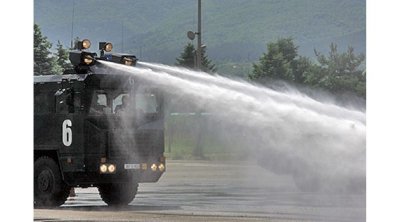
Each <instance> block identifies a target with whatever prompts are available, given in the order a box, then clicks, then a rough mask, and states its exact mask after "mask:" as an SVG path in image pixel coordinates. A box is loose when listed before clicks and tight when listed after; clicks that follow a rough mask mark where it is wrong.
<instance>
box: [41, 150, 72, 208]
mask: <svg viewBox="0 0 400 222" xmlns="http://www.w3.org/2000/svg"><path fill="white" fill-rule="evenodd" d="M69 191H70V187H69V186H67V185H66V184H65V183H64V181H63V180H62V177H61V172H60V168H59V167H58V165H57V163H56V162H55V161H54V160H53V159H52V158H50V157H48V156H42V157H39V158H38V159H37V160H36V161H35V163H34V205H35V207H57V206H60V205H62V204H64V203H65V201H66V200H67V198H68V195H69Z"/></svg>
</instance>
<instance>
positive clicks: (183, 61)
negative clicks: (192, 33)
mask: <svg viewBox="0 0 400 222" xmlns="http://www.w3.org/2000/svg"><path fill="white" fill-rule="evenodd" d="M201 52H202V53H201V57H202V58H201V70H202V71H204V72H215V71H216V67H215V64H212V61H211V60H210V59H208V57H207V55H206V49H205V48H204V49H203V50H202V51H201ZM195 57H196V49H195V48H194V46H193V44H192V43H190V42H189V43H188V44H187V45H186V46H185V48H184V49H183V52H182V53H181V55H180V57H178V58H176V63H175V65H178V66H183V67H186V68H194V62H195Z"/></svg>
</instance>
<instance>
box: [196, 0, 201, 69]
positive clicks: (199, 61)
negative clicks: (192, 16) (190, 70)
mask: <svg viewBox="0 0 400 222" xmlns="http://www.w3.org/2000/svg"><path fill="white" fill-rule="evenodd" d="M197 15H198V18H197V51H196V53H197V56H196V68H197V69H199V70H201V50H202V49H201V0H198V6H197Z"/></svg>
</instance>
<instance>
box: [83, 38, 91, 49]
mask: <svg viewBox="0 0 400 222" xmlns="http://www.w3.org/2000/svg"><path fill="white" fill-rule="evenodd" d="M90 45H91V43H90V41H89V39H84V40H82V49H88V48H90Z"/></svg>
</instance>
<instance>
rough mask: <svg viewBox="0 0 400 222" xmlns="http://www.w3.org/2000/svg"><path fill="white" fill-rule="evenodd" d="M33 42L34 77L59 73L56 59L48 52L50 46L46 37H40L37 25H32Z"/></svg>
mask: <svg viewBox="0 0 400 222" xmlns="http://www.w3.org/2000/svg"><path fill="white" fill-rule="evenodd" d="M33 40H34V43H33V55H34V68H33V72H34V75H49V74H56V73H57V72H59V71H60V67H59V66H58V65H57V61H56V60H57V59H56V57H54V55H53V54H52V53H51V51H50V49H51V47H52V44H51V43H50V42H49V41H48V40H47V37H46V36H43V35H42V32H41V30H40V27H39V26H38V25H37V24H35V25H34V38H33Z"/></svg>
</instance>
